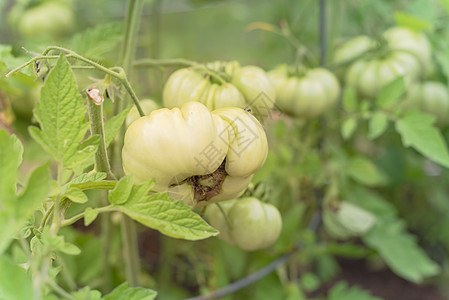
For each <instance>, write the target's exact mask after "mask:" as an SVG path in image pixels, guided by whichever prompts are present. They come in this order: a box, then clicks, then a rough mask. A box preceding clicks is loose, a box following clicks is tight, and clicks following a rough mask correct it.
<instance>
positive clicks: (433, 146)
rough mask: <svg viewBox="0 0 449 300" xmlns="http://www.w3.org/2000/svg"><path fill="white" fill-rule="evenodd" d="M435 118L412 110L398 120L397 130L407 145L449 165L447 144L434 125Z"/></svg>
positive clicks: (446, 165)
mask: <svg viewBox="0 0 449 300" xmlns="http://www.w3.org/2000/svg"><path fill="white" fill-rule="evenodd" d="M434 120H435V118H434V117H433V116H430V115H426V114H423V113H420V112H418V111H411V112H409V113H407V114H406V115H404V116H403V117H402V118H400V119H399V120H397V121H396V126H395V128H396V131H397V132H398V133H399V134H400V135H401V137H402V143H403V144H404V146H405V147H413V148H414V149H415V150H417V151H418V152H420V153H421V154H422V155H424V156H426V157H428V158H429V159H431V160H433V161H435V162H436V163H439V164H441V165H442V166H445V167H449V153H448V150H447V145H446V143H445V142H444V139H443V137H442V135H441V133H440V131H439V130H438V129H436V128H435V127H434V126H433V122H434Z"/></svg>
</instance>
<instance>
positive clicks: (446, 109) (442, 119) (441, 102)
mask: <svg viewBox="0 0 449 300" xmlns="http://www.w3.org/2000/svg"><path fill="white" fill-rule="evenodd" d="M401 106H402V107H403V108H405V109H413V108H416V109H419V110H421V111H422V112H425V113H428V114H430V115H433V116H435V118H436V124H437V125H438V126H444V125H446V124H447V121H448V119H449V93H448V88H447V86H446V85H444V84H443V83H441V82H437V81H426V82H422V83H419V84H416V85H413V86H411V87H410V88H409V89H408V90H407V94H406V97H405V99H404V100H403V102H402V103H401Z"/></svg>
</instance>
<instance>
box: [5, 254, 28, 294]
mask: <svg viewBox="0 0 449 300" xmlns="http://www.w3.org/2000/svg"><path fill="white" fill-rule="evenodd" d="M0 299H5V300H6V299H8V300H23V299H34V292H33V284H32V283H31V279H30V278H29V277H28V275H27V272H26V271H25V269H23V268H21V267H19V266H18V265H16V264H15V263H14V262H13V261H12V259H10V258H9V257H8V256H6V255H1V256H0Z"/></svg>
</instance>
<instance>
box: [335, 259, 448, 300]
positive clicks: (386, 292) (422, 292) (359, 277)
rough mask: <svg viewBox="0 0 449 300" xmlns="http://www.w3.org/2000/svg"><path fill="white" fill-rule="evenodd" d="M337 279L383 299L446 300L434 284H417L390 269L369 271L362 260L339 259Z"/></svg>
mask: <svg viewBox="0 0 449 300" xmlns="http://www.w3.org/2000/svg"><path fill="white" fill-rule="evenodd" d="M339 264H340V267H341V269H342V273H341V275H340V277H339V278H338V279H337V281H338V280H345V281H347V282H348V283H349V284H350V285H358V286H360V287H362V288H364V289H366V290H369V291H371V294H372V295H373V296H377V297H380V298H382V299H384V300H448V299H447V298H446V297H444V296H443V295H442V294H441V293H440V292H439V291H438V289H437V288H436V287H435V286H432V285H417V284H414V283H412V282H409V281H406V280H404V279H402V278H400V277H398V276H396V275H395V274H394V273H393V272H391V271H390V270H387V269H385V270H381V271H371V270H369V269H368V268H367V267H366V264H365V262H364V261H363V260H349V259H341V260H340V261H339Z"/></svg>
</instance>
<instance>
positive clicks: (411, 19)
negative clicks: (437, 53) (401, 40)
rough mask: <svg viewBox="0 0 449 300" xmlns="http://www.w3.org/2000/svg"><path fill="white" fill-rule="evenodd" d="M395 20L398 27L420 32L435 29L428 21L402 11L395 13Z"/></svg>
mask: <svg viewBox="0 0 449 300" xmlns="http://www.w3.org/2000/svg"><path fill="white" fill-rule="evenodd" d="M394 19H395V20H396V23H397V24H398V26H404V27H408V28H411V29H414V30H418V31H421V30H431V29H432V27H433V26H432V24H430V23H429V22H427V21H426V20H423V19H421V18H418V17H416V16H412V15H409V14H406V13H404V12H400V11H397V12H395V13H394Z"/></svg>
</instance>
